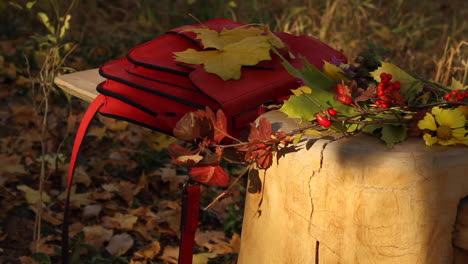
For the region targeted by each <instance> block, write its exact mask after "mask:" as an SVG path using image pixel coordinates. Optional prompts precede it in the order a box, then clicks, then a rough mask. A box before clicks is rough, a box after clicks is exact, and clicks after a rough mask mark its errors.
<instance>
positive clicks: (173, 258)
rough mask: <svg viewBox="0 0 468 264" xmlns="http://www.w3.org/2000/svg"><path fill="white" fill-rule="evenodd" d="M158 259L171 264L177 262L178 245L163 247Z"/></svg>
mask: <svg viewBox="0 0 468 264" xmlns="http://www.w3.org/2000/svg"><path fill="white" fill-rule="evenodd" d="M159 259H160V260H163V261H166V262H168V263H171V264H177V261H178V259H179V247H171V246H167V247H165V248H164V251H163V254H162V256H160V257H159Z"/></svg>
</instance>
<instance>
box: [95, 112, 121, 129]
mask: <svg viewBox="0 0 468 264" xmlns="http://www.w3.org/2000/svg"><path fill="white" fill-rule="evenodd" d="M98 118H99V121H101V123H103V124H104V125H105V126H106V128H107V129H109V130H112V131H122V130H125V129H127V127H128V122H126V121H120V120H117V119H114V118H109V117H105V116H102V115H98Z"/></svg>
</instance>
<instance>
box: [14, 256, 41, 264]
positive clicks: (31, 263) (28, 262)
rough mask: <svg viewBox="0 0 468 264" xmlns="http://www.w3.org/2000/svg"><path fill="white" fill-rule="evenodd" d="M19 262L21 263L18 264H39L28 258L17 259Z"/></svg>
mask: <svg viewBox="0 0 468 264" xmlns="http://www.w3.org/2000/svg"><path fill="white" fill-rule="evenodd" d="M19 261H20V262H21V263H20V264H40V263H39V262H38V261H37V260H35V259H33V258H31V257H28V256H22V257H19Z"/></svg>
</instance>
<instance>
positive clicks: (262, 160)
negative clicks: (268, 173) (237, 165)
mask: <svg viewBox="0 0 468 264" xmlns="http://www.w3.org/2000/svg"><path fill="white" fill-rule="evenodd" d="M271 132H272V128H271V123H270V121H269V120H268V119H266V118H263V117H262V118H260V120H259V124H258V127H257V126H255V125H253V124H251V125H250V134H249V138H248V139H249V144H248V145H246V146H242V147H240V148H238V150H239V151H245V152H246V153H245V156H244V159H245V160H246V161H249V162H256V163H257V165H258V167H259V168H262V169H266V168H268V167H270V165H271V162H272V160H273V156H272V153H271V146H270V145H266V144H264V143H261V141H264V140H268V139H271Z"/></svg>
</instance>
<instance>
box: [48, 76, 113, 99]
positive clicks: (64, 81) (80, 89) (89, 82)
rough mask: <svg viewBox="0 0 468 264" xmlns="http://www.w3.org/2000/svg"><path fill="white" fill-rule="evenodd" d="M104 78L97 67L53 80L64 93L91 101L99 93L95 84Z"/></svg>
mask: <svg viewBox="0 0 468 264" xmlns="http://www.w3.org/2000/svg"><path fill="white" fill-rule="evenodd" d="M104 80H105V79H104V77H101V76H100V75H99V70H98V69H91V70H86V71H79V72H74V73H70V74H65V75H61V76H58V77H56V78H55V80H54V82H55V84H57V85H58V86H59V87H60V88H61V89H62V90H64V91H65V92H66V93H69V94H71V95H73V96H76V97H78V98H80V99H83V100H85V101H88V102H91V101H93V100H94V98H96V97H97V96H98V94H99V93H98V92H97V91H96V86H97V85H98V84H99V83H100V82H103V81H104Z"/></svg>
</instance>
